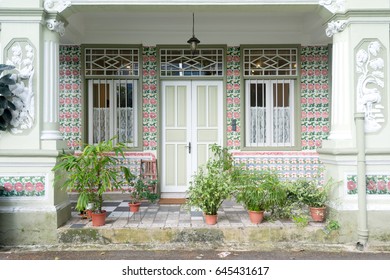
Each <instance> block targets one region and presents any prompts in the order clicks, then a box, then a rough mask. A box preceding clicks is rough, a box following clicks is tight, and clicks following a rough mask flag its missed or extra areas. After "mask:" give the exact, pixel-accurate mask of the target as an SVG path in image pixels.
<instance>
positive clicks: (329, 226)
mask: <svg viewBox="0 0 390 280" xmlns="http://www.w3.org/2000/svg"><path fill="white" fill-rule="evenodd" d="M325 229H326V230H327V231H328V232H331V231H333V230H338V229H340V224H339V222H338V221H336V220H329V221H328V222H327V223H326V226H325Z"/></svg>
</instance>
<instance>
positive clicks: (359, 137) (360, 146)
mask: <svg viewBox="0 0 390 280" xmlns="http://www.w3.org/2000/svg"><path fill="white" fill-rule="evenodd" d="M364 118H365V114H364V113H355V123H356V146H357V181H358V230H357V234H358V242H357V244H356V248H357V249H358V250H360V251H362V250H363V249H364V247H365V246H366V245H367V241H368V227H367V192H366V142H365V132H364Z"/></svg>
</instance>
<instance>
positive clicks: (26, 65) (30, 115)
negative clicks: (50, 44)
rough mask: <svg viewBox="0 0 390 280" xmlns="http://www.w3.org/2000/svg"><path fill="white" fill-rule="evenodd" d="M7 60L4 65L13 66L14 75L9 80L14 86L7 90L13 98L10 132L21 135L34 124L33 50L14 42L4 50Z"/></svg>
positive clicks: (25, 41)
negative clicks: (13, 82) (14, 107)
mask: <svg viewBox="0 0 390 280" xmlns="http://www.w3.org/2000/svg"><path fill="white" fill-rule="evenodd" d="M6 53H7V57H11V58H9V59H7V62H6V64H7V65H12V66H15V69H14V70H13V71H15V72H16V73H14V74H12V76H11V78H12V79H14V80H15V82H16V83H15V85H10V86H9V88H10V90H11V91H12V93H13V94H15V96H14V97H13V100H12V101H13V103H14V105H15V106H16V110H14V111H13V112H12V121H11V125H12V126H13V128H12V129H11V132H12V133H14V134H17V133H21V132H22V131H23V130H26V129H29V128H31V127H32V126H33V124H34V116H35V112H34V92H33V78H34V71H35V70H34V57H35V54H34V48H33V46H32V44H31V43H30V42H29V41H28V40H27V39H26V40H23V39H22V40H14V41H13V42H11V43H10V45H9V46H8V47H7V48H6Z"/></svg>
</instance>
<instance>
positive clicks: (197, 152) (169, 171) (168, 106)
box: [161, 81, 223, 198]
mask: <svg viewBox="0 0 390 280" xmlns="http://www.w3.org/2000/svg"><path fill="white" fill-rule="evenodd" d="M222 104H223V100H222V81H164V82H162V174H161V175H162V176H161V196H162V197H169V198H180V197H184V196H185V192H186V190H187V189H188V186H189V182H190V181H191V177H192V175H193V174H194V173H195V172H196V170H197V169H198V167H199V166H200V165H203V164H205V163H206V162H207V159H208V158H209V156H210V146H211V145H212V144H214V143H216V144H219V145H221V144H222V127H223V120H222Z"/></svg>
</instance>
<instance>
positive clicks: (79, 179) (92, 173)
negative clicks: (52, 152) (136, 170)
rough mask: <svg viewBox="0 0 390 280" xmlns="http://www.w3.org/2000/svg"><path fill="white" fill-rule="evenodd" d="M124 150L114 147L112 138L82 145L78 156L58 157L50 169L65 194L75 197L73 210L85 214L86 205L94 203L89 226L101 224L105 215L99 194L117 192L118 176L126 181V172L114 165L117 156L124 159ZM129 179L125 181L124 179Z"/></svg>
mask: <svg viewBox="0 0 390 280" xmlns="http://www.w3.org/2000/svg"><path fill="white" fill-rule="evenodd" d="M125 149H126V146H125V145H124V144H122V143H117V144H114V138H112V139H110V140H108V141H102V142H100V143H98V144H96V145H92V144H91V145H86V146H85V148H84V149H83V150H82V151H81V152H80V153H73V154H66V153H64V154H63V155H61V156H60V158H59V162H58V163H57V164H56V166H55V167H54V168H53V171H56V172H57V175H56V178H55V179H56V180H57V181H58V180H62V179H65V180H64V181H63V183H62V184H58V185H59V186H60V187H61V188H63V189H65V190H67V191H76V192H78V193H79V196H78V199H77V204H76V209H77V210H80V211H82V210H85V209H86V207H87V205H88V203H94V211H93V213H92V225H94V226H101V225H104V224H105V218H106V213H105V212H106V211H105V210H103V209H102V205H103V194H104V193H105V192H107V191H112V190H117V189H121V186H122V184H123V183H122V181H121V180H120V177H121V175H122V174H124V175H125V177H128V176H129V174H130V171H129V170H128V168H126V167H124V166H121V167H119V168H118V167H117V166H116V164H117V162H118V160H119V158H118V156H119V155H121V156H122V157H124V150H125ZM128 179H129V178H128Z"/></svg>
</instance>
